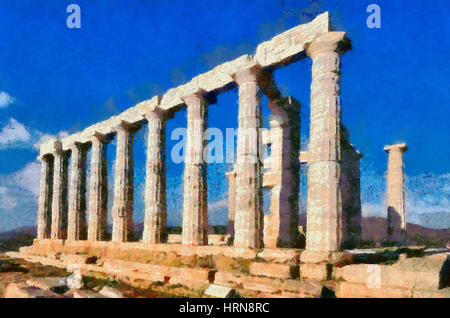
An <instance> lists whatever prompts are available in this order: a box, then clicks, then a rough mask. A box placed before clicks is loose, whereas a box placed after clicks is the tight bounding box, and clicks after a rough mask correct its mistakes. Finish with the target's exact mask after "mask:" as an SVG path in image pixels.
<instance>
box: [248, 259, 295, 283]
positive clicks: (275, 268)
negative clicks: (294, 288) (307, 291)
mask: <svg viewBox="0 0 450 318" xmlns="http://www.w3.org/2000/svg"><path fill="white" fill-rule="evenodd" d="M250 274H252V275H257V276H268V277H277V278H283V279H284V278H290V277H291V267H290V266H289V265H286V264H272V263H262V262H253V263H252V264H251V265H250Z"/></svg>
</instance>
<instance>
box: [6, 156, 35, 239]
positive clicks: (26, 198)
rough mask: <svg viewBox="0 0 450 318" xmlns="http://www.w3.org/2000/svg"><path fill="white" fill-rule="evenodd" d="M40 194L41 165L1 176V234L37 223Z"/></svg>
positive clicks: (31, 163)
mask: <svg viewBox="0 0 450 318" xmlns="http://www.w3.org/2000/svg"><path fill="white" fill-rule="evenodd" d="M38 193H39V163H38V162H30V163H28V164H27V165H25V166H24V167H23V168H22V169H20V170H18V171H16V172H13V173H10V174H0V233H1V232H4V231H9V230H12V229H15V228H18V227H21V226H31V225H34V224H35V222H36V213H37V202H38Z"/></svg>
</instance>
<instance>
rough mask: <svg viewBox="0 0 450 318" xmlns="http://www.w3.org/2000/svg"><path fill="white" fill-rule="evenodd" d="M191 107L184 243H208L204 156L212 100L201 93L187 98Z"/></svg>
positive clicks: (188, 105) (186, 102)
mask: <svg viewBox="0 0 450 318" xmlns="http://www.w3.org/2000/svg"><path fill="white" fill-rule="evenodd" d="M183 101H184V102H185V104H186V106H187V143H186V157H185V166H184V200H183V230H182V234H181V243H182V244H184V245H207V244H208V234H207V227H208V203H207V194H208V191H207V184H206V163H205V159H206V158H204V157H203V154H204V149H205V147H206V144H207V141H206V139H204V138H203V134H204V131H205V129H206V120H207V116H208V115H207V114H208V108H207V107H208V103H207V101H206V99H205V98H204V97H203V96H202V92H198V93H195V94H192V95H189V96H186V97H184V98H183Z"/></svg>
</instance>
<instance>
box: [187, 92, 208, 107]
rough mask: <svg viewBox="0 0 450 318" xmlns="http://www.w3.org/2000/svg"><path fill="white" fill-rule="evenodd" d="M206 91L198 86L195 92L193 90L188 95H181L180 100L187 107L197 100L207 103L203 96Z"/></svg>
mask: <svg viewBox="0 0 450 318" xmlns="http://www.w3.org/2000/svg"><path fill="white" fill-rule="evenodd" d="M207 93H208V92H207V91H205V90H204V89H202V88H199V89H198V90H197V91H196V92H194V93H192V94H189V95H186V96H183V97H182V98H181V100H182V101H183V102H184V103H185V104H186V105H187V106H188V107H189V105H192V104H195V103H196V102H198V101H200V102H203V103H208V101H207V100H206V98H205V95H206V94H207Z"/></svg>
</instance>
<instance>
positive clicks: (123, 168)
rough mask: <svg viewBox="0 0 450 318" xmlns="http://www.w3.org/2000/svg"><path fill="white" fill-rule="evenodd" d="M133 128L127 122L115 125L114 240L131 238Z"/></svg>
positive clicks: (124, 240) (120, 240)
mask: <svg viewBox="0 0 450 318" xmlns="http://www.w3.org/2000/svg"><path fill="white" fill-rule="evenodd" d="M133 129H134V127H132V126H131V125H130V124H129V123H127V122H123V121H122V122H121V123H120V124H119V125H117V128H116V130H117V148H116V161H115V167H114V200H113V207H112V216H113V230H112V240H113V241H114V242H126V241H129V240H131V239H132V238H133V224H134V223H133V215H132V212H133V208H132V207H133V167H134V164H133Z"/></svg>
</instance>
